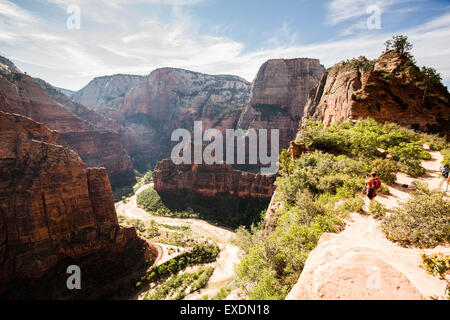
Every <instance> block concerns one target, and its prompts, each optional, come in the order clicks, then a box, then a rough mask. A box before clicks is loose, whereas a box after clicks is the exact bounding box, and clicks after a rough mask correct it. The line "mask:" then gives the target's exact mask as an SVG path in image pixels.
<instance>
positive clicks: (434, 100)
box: [305, 50, 450, 135]
mask: <svg viewBox="0 0 450 320" xmlns="http://www.w3.org/2000/svg"><path fill="white" fill-rule="evenodd" d="M408 64H409V69H407V67H408ZM417 71H418V68H417V67H416V66H414V65H413V64H411V62H410V61H409V59H408V58H407V57H405V56H402V55H400V54H399V53H397V52H395V51H392V50H390V51H386V52H384V53H383V54H382V55H381V56H380V57H379V58H378V59H377V60H375V61H369V60H367V59H366V58H364V57H360V58H358V59H354V60H351V61H349V62H346V63H339V64H337V65H335V66H333V67H332V68H330V69H329V70H328V71H327V73H326V74H325V75H324V77H323V78H322V79H321V81H320V83H319V85H318V86H317V87H316V88H315V90H314V91H313V92H312V94H311V96H310V97H309V99H308V102H307V104H306V107H305V115H308V116H310V117H311V118H312V119H313V120H319V121H322V122H323V123H324V124H326V125H328V124H330V123H332V122H334V121H346V120H356V119H364V118H373V119H375V120H376V121H379V122H381V123H384V122H386V121H389V122H395V123H398V124H399V125H402V126H405V127H412V128H414V129H421V130H423V131H428V132H433V133H440V134H447V135H448V133H449V130H450V129H449V128H450V122H449V119H450V104H449V98H450V95H449V93H448V90H447V88H445V87H444V86H442V85H432V86H431V87H429V88H428V89H424V87H423V86H422V85H421V84H420V82H421V81H423V79H419V78H420V77H419V78H416V77H413V76H412V74H413V73H414V72H417Z"/></svg>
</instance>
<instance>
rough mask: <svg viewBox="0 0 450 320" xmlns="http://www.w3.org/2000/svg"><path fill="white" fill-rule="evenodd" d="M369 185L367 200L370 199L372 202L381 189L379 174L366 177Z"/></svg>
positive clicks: (373, 173)
mask: <svg viewBox="0 0 450 320" xmlns="http://www.w3.org/2000/svg"><path fill="white" fill-rule="evenodd" d="M366 183H367V193H366V195H367V198H369V200H370V202H372V201H373V200H374V199H375V197H376V196H377V190H379V189H380V188H381V181H380V179H378V178H377V174H376V173H375V172H372V173H371V174H369V175H367V177H366Z"/></svg>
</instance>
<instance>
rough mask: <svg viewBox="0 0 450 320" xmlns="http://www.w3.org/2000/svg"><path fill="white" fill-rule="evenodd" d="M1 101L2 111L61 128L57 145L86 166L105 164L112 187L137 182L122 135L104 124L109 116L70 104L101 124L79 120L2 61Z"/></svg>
mask: <svg viewBox="0 0 450 320" xmlns="http://www.w3.org/2000/svg"><path fill="white" fill-rule="evenodd" d="M62 96H63V95H62ZM0 102H1V104H0V110H1V111H5V112H11V113H17V114H21V115H24V116H27V117H30V118H31V119H33V120H35V121H38V122H41V123H44V124H46V125H47V126H48V127H49V128H51V129H53V130H56V131H58V132H59V135H58V141H57V142H58V144H61V145H63V146H69V147H70V148H72V149H73V150H75V151H76V152H77V153H78V154H79V155H80V157H81V158H82V159H83V161H84V162H85V163H86V166H87V167H105V168H106V169H107V171H108V174H109V177H110V180H111V183H112V184H113V186H120V185H127V184H132V183H134V182H135V181H136V180H135V177H134V172H133V166H132V163H131V160H130V158H129V156H128V154H127V153H126V151H125V150H124V149H123V147H122V143H121V141H120V137H119V134H118V133H116V132H114V131H111V130H108V129H105V128H103V127H101V125H105V126H106V123H107V122H108V121H107V120H106V119H104V118H102V117H100V116H99V115H95V114H94V113H92V112H89V110H87V109H86V108H84V107H83V106H80V105H69V107H72V110H73V111H74V112H77V113H78V115H79V116H80V117H84V118H86V119H88V120H92V121H95V122H96V123H97V124H98V125H99V126H94V125H93V124H92V123H90V122H88V121H85V120H82V119H80V118H79V117H77V116H75V115H74V113H72V112H71V110H69V109H68V108H65V107H63V106H62V105H61V104H59V103H57V102H56V101H54V100H53V99H52V98H51V97H50V96H49V95H48V94H47V92H46V91H45V90H44V89H43V88H42V87H41V86H40V85H39V84H38V83H37V82H36V81H34V80H33V79H32V78H31V77H29V76H27V75H25V74H23V73H21V72H19V71H18V70H17V69H15V68H11V67H9V66H7V65H5V64H1V63H0ZM61 102H64V101H62V100H61ZM102 121H103V122H102Z"/></svg>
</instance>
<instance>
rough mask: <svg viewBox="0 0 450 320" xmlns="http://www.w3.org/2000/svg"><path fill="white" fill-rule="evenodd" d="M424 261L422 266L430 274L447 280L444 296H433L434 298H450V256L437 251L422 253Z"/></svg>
mask: <svg viewBox="0 0 450 320" xmlns="http://www.w3.org/2000/svg"><path fill="white" fill-rule="evenodd" d="M421 258H422V263H421V264H420V267H421V268H422V269H424V270H425V271H426V272H427V273H428V274H430V275H432V276H434V277H437V278H439V279H440V280H443V281H446V282H447V288H446V289H445V294H444V296H442V297H432V299H445V300H450V281H449V280H448V277H447V275H448V274H449V272H450V256H449V255H445V254H442V253H435V254H433V255H426V254H422V255H421Z"/></svg>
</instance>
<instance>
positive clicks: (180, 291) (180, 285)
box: [144, 267, 214, 300]
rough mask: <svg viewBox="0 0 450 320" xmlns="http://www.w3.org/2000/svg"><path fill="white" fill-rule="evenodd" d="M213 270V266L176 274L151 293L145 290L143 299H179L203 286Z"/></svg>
mask: <svg viewBox="0 0 450 320" xmlns="http://www.w3.org/2000/svg"><path fill="white" fill-rule="evenodd" d="M213 272H214V268H212V267H208V268H204V269H200V270H199V271H196V272H192V273H183V274H180V275H177V276H175V277H174V278H172V279H170V280H167V281H166V282H164V283H163V284H162V285H160V286H159V287H158V288H157V289H156V291H155V292H154V293H153V294H152V295H149V294H148V292H147V293H146V294H145V295H144V300H165V299H170V300H181V299H183V298H184V297H185V296H186V295H188V294H191V293H193V292H195V291H197V290H199V289H201V288H203V287H205V286H206V284H207V283H208V281H209V278H210V277H211V275H212V273H213Z"/></svg>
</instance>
